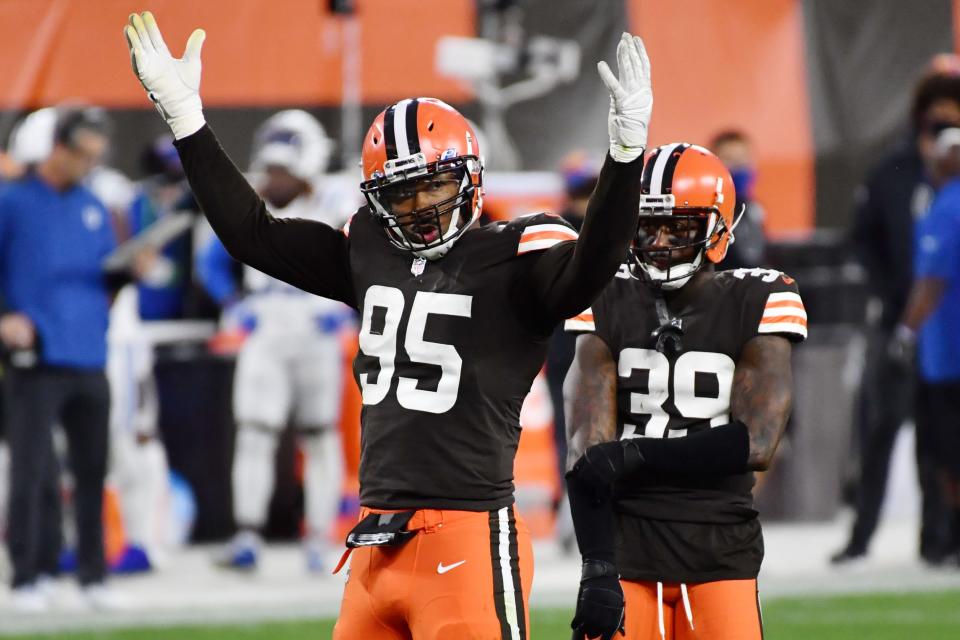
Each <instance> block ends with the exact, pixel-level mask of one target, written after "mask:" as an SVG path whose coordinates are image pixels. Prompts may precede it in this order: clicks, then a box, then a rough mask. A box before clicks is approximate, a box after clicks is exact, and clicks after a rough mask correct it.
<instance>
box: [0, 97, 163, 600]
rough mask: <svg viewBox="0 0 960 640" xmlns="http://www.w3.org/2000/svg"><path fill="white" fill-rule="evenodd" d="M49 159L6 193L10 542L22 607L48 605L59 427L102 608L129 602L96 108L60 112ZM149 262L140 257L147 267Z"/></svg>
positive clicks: (0, 328) (80, 564)
mask: <svg viewBox="0 0 960 640" xmlns="http://www.w3.org/2000/svg"><path fill="white" fill-rule="evenodd" d="M52 133H53V143H52V147H51V150H50V152H49V156H48V157H46V158H45V159H42V160H40V161H39V162H38V163H37V164H36V165H35V167H34V168H31V169H29V170H28V171H27V172H26V173H25V174H24V175H23V176H22V177H21V178H20V179H19V180H17V181H15V182H13V183H11V184H9V185H6V186H5V187H4V188H3V190H2V191H0V295H2V300H0V309H2V311H0V340H2V343H3V346H4V348H5V350H6V355H7V358H6V363H7V367H6V373H5V376H4V383H5V384H4V387H5V393H6V396H5V398H6V402H5V411H6V426H7V437H8V442H9V446H10V457H11V469H10V498H9V502H10V504H9V517H8V519H7V524H8V530H7V545H8V548H9V551H10V558H11V562H12V564H13V569H14V571H13V577H12V587H13V603H14V606H15V607H17V608H19V609H22V610H27V611H42V610H44V609H46V608H47V606H48V600H47V593H48V590H47V589H46V588H45V584H46V583H47V582H48V579H49V578H51V577H53V576H55V575H56V574H57V572H58V559H59V555H60V551H61V544H62V538H61V535H62V534H61V523H60V513H61V505H60V499H61V498H60V484H59V463H58V461H57V459H56V455H55V452H54V449H53V429H54V426H55V425H56V424H58V423H59V424H60V425H61V426H62V427H63V429H64V431H65V433H66V436H67V442H68V445H69V447H68V452H69V459H68V461H69V468H70V470H71V472H72V474H73V477H74V482H75V488H74V508H75V511H76V519H77V523H76V529H77V578H78V580H79V582H80V584H81V587H82V590H83V594H84V596H85V598H86V601H87V602H88V603H89V604H90V605H91V606H93V607H98V608H109V607H113V606H116V605H117V604H118V599H117V596H116V594H115V593H114V592H112V591H111V590H110V589H108V588H107V587H106V585H105V582H104V579H105V571H106V567H105V561H104V549H103V526H102V520H101V512H102V502H103V487H104V476H105V473H106V466H107V452H108V429H109V426H108V421H109V410H110V395H109V389H108V385H107V381H106V378H105V376H104V365H105V360H106V330H107V315H108V308H109V304H110V295H111V291H112V290H115V289H116V287H117V285H119V284H120V282H122V281H123V280H124V279H125V278H126V277H127V276H126V274H119V273H114V274H110V275H109V276H108V274H106V273H105V272H104V271H103V268H102V261H103V259H104V257H105V256H106V255H107V254H108V253H109V252H110V251H111V250H112V249H113V248H114V246H115V236H114V231H113V228H112V226H111V219H110V216H109V213H108V212H107V210H106V208H105V207H104V205H103V204H102V203H101V202H100V201H99V200H98V199H97V198H96V197H95V196H94V195H93V193H92V192H91V191H90V190H89V189H87V188H86V187H84V186H83V185H82V184H81V183H82V181H83V180H84V178H85V177H87V175H88V174H89V173H90V171H91V170H92V169H93V168H94V167H95V166H96V165H97V164H98V163H99V162H100V160H101V158H102V157H103V156H104V154H105V153H106V151H107V147H108V144H109V133H110V124H109V122H108V120H107V118H106V115H105V114H104V112H103V111H102V110H100V109H98V108H95V107H81V106H72V107H62V108H58V109H57V112H56V120H55V124H54V128H53V131H52ZM148 267H149V261H148V260H145V261H142V262H141V261H139V260H138V261H136V262H135V265H134V269H136V270H137V272H138V273H142V272H143V271H144V270H146V269H147V268H148Z"/></svg>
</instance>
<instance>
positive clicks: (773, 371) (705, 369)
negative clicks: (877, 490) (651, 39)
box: [566, 143, 807, 640]
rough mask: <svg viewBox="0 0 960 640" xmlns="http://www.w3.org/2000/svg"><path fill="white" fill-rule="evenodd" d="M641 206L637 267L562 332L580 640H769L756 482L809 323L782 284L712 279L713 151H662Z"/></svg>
mask: <svg viewBox="0 0 960 640" xmlns="http://www.w3.org/2000/svg"><path fill="white" fill-rule="evenodd" d="M640 193H641V195H640V223H639V226H638V228H637V231H636V237H635V239H634V242H633V246H632V249H631V253H630V257H629V260H628V264H626V265H624V267H623V268H621V270H620V272H619V273H618V274H617V277H616V278H614V280H613V281H612V282H611V283H610V284H609V285H608V286H607V288H606V289H605V290H604V291H603V293H602V294H601V295H600V297H599V298H598V299H597V300H596V301H595V302H594V303H593V305H592V306H591V308H590V309H588V310H587V311H585V312H583V313H582V314H580V315H579V316H577V317H575V318H573V319H571V320H568V321H567V327H568V328H569V329H570V330H572V331H579V332H583V333H582V335H580V336H579V337H578V338H577V352H576V357H575V359H574V362H573V365H572V366H571V368H570V375H569V377H568V379H567V382H566V391H567V395H568V397H569V399H570V405H569V407H568V409H569V411H568V413H567V415H568V420H569V424H570V438H571V441H570V456H569V459H570V462H571V465H572V469H571V471H570V472H569V473H568V474H567V484H568V491H569V497H570V508H571V511H572V514H573V522H574V527H575V529H576V535H577V543H578V545H579V547H580V552H581V555H582V557H583V571H582V576H581V582H580V593H579V596H578V599H577V610H576V615H575V617H574V620H573V628H574V634H573V637H574V639H575V640H583V639H584V638H594V637H601V638H604V639H609V638H612V637H614V636H615V635H616V634H617V631H618V629H619V630H625V635H626V637H627V638H630V639H631V640H653V639H654V638H656V639H660V640H669V639H673V638H677V639H684V638H711V639H716V640H724V639H733V638H737V639H738V640H747V639H755V640H760V638H762V636H763V630H762V622H761V619H760V601H759V592H758V588H757V574H758V573H759V570H760V564H761V561H762V559H763V537H762V533H761V530H760V522H759V520H758V518H757V511H756V510H755V509H754V508H753V496H752V493H751V488H752V485H753V482H754V479H753V471H756V470H764V469H766V468H767V465H768V464H769V463H770V460H771V459H772V457H773V455H774V451H775V450H776V447H777V443H778V442H779V440H780V436H781V434H782V432H783V428H784V425H785V424H786V421H787V417H788V415H789V413H790V404H791V397H792V379H791V368H790V356H791V343H792V342H799V341H801V340H803V339H804V338H806V335H807V329H806V314H805V312H804V310H803V303H802V301H801V299H800V296H799V294H798V293H797V285H796V282H795V281H794V280H793V279H792V278H790V277H789V276H787V275H785V274H783V273H780V272H779V271H773V270H769V269H767V270H761V269H737V270H734V271H720V272H716V271H715V265H716V264H718V263H721V261H722V260H723V259H724V254H725V252H726V250H727V248H728V246H729V245H730V244H732V243H733V229H734V227H735V226H736V222H735V211H734V203H735V201H736V194H735V192H734V186H733V181H732V180H731V178H730V173H729V172H728V171H727V169H726V168H725V167H724V166H723V164H722V163H721V162H720V161H719V159H717V157H716V156H714V155H713V154H712V153H710V152H709V151H708V150H706V149H704V148H703V147H699V146H696V145H690V144H685V143H674V144H669V145H665V146H662V147H659V148H658V149H656V150H654V152H653V153H652V154H651V155H650V157H649V158H648V159H647V162H646V165H645V166H644V171H643V178H642V180H641V183H640ZM624 607H625V611H624ZM624 616H625V617H626V619H625V621H624Z"/></svg>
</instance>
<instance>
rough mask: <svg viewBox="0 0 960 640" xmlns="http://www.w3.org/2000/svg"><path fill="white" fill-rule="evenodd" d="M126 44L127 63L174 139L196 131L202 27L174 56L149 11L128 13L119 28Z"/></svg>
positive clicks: (200, 119) (199, 108) (199, 124)
mask: <svg viewBox="0 0 960 640" xmlns="http://www.w3.org/2000/svg"><path fill="white" fill-rule="evenodd" d="M123 33H124V35H125V36H126V37H127V46H128V47H130V62H131V63H132V64H133V72H134V73H136V74H137V78H139V79H140V84H142V85H143V88H144V89H146V90H147V96H149V98H150V100H152V101H153V103H154V104H155V105H156V106H157V111H159V112H160V115H162V116H163V119H164V120H166V121H167V124H168V125H169V126H170V129H171V130H172V131H173V137H174V138H176V139H177V140H180V139H181V138H186V137H187V136H189V135H190V134H192V133H196V132H197V131H199V130H200V128H201V127H202V126H203V125H204V122H205V121H204V119H203V105H202V104H201V103H200V48H201V47H202V46H203V40H204V38H206V37H207V34H206V33H204V31H203V29H197V30H195V31H194V32H193V33H192V34H190V39H189V40H187V47H186V49H184V51H183V58H181V59H179V60H178V59H176V58H174V57H173V56H172V55H170V50H169V49H167V45H166V44H165V43H164V42H163V36H162V35H160V28H159V27H157V21H156V19H155V18H154V17H153V14H152V13H150V12H149V11H144V12H143V13H142V14H140V15H137V14H136V13H133V14H131V15H130V24H128V25H127V26H126V27H124V28H123Z"/></svg>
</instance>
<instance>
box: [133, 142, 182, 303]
mask: <svg viewBox="0 0 960 640" xmlns="http://www.w3.org/2000/svg"><path fill="white" fill-rule="evenodd" d="M140 165H141V168H142V169H143V171H144V173H145V174H146V175H145V177H144V178H143V179H142V180H140V181H139V182H138V183H137V185H136V187H137V188H136V193H135V195H134V198H133V201H132V202H131V203H130V206H129V215H128V217H127V220H128V227H129V229H128V231H129V235H130V236H131V237H135V236H137V235H138V234H140V233H141V232H143V231H144V230H145V229H148V228H149V227H150V226H151V225H152V224H154V223H156V222H157V221H159V220H161V219H163V218H164V217H166V216H168V215H170V214H171V213H173V212H174V211H177V210H178V209H179V208H180V207H181V206H182V205H183V203H184V201H185V200H187V201H189V200H190V198H189V191H190V189H189V186H188V185H187V178H186V176H185V175H184V173H183V166H182V165H181V164H180V157H179V156H178V155H177V150H176V149H175V148H174V147H173V137H172V136H170V135H169V134H165V135H161V136H157V137H156V138H154V139H153V140H151V141H150V142H149V144H147V145H146V146H145V147H144V149H143V150H142V152H141V157H140ZM192 250H193V248H192V246H191V238H190V234H189V233H183V234H181V235H180V236H179V237H177V238H174V239H173V240H171V241H170V242H168V243H167V244H166V245H165V246H164V247H163V248H162V250H161V251H160V253H159V255H158V256H157V260H156V265H155V266H154V269H153V272H152V273H151V277H150V278H148V279H146V280H144V281H141V282H138V283H137V300H138V306H139V315H140V319H141V320H146V321H151V320H173V319H177V318H182V317H184V315H185V312H186V306H187V302H186V299H187V294H188V289H189V286H190V277H191V269H192V268H193V264H192V262H193V260H192Z"/></svg>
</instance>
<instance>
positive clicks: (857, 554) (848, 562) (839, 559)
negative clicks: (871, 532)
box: [830, 545, 867, 567]
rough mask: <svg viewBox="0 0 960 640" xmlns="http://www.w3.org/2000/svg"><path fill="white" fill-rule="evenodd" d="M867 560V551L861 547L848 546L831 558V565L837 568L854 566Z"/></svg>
mask: <svg viewBox="0 0 960 640" xmlns="http://www.w3.org/2000/svg"><path fill="white" fill-rule="evenodd" d="M866 559H867V550H866V549H863V548H861V547H855V546H852V545H847V546H846V547H844V548H843V549H841V550H840V551H838V552H836V553H835V554H833V555H832V556H830V564H832V565H833V566H835V567H840V566H853V565H854V564H859V563H860V562H862V561H864V560H866Z"/></svg>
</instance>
